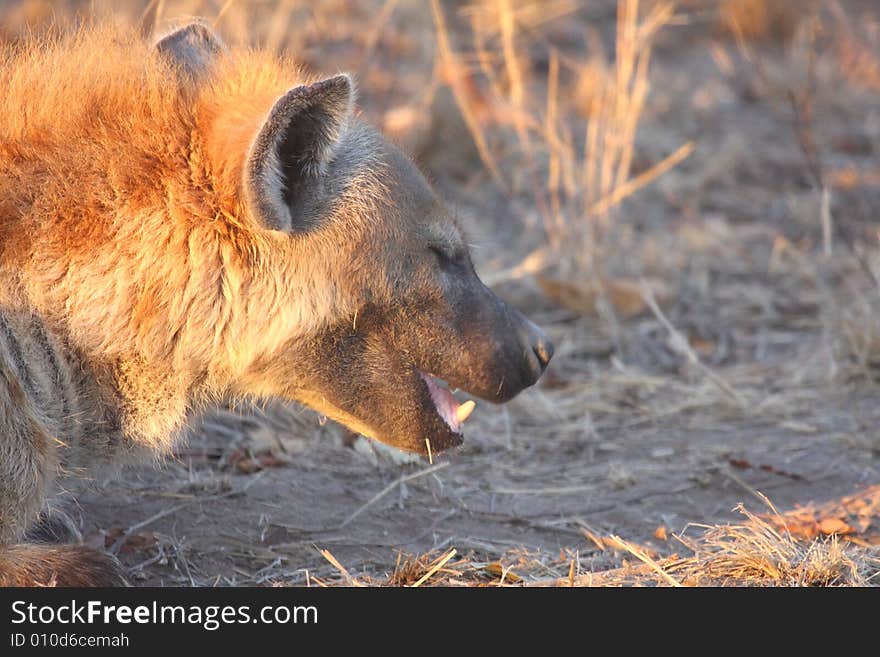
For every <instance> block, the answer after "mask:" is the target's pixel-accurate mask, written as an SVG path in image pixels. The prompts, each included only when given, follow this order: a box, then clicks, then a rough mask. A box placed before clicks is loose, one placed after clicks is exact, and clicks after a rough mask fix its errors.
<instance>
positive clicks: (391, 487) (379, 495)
mask: <svg viewBox="0 0 880 657" xmlns="http://www.w3.org/2000/svg"><path fill="white" fill-rule="evenodd" d="M448 466H449V461H445V462H443V463H438V464H437V465H434V466H431V467H430V468H425V469H424V470H420V471H418V472H413V473H412V474H408V475H405V476H401V477H398V478H397V479H395V480H394V481H392V482H391V483H390V484H388V485H387V486H385V488H383V489H382V490H380V491H379V492H378V493H376V494H375V495H374V496H373V497H372V498H371V499H370V500H369V501H368V502H367V503H366V504H364V505H363V506H361V507H360V508H359V509H358V510H357V511H355V512H354V513H352V514H351V515H350V516H348V518H346V519H345V520H343V521H342V524H340V525H339V526H338V527H336V528H335V529H342V528H343V527H345V526H346V525H348V524H349V523H350V522H351V521H352V520H354V519H355V518H357V517H358V516H359V515H361V514H362V513H363V512H364V511H366V510H367V509H369V508H370V507H371V506H373V505H374V504H375V503H376V502H378V501H379V500H381V499H382V498H383V497H385V496H386V495H387V494H388V493H390V492H391V491H393V490H394V489H395V487H397V486H399V485H400V484H404V483H406V482H408V481H412V480H413V479H418V478H419V477H424V476H425V475H427V474H431V473H432V472H437V471H438V470H442V469H443V468H446V467H448Z"/></svg>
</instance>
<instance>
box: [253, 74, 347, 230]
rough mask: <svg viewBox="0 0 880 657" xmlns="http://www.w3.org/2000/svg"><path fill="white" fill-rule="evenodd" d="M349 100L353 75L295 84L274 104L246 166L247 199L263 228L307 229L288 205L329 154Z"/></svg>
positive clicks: (344, 116) (315, 175)
mask: <svg viewBox="0 0 880 657" xmlns="http://www.w3.org/2000/svg"><path fill="white" fill-rule="evenodd" d="M353 102H354V88H353V85H352V81H351V78H349V77H348V76H347V75H337V76H335V77H332V78H328V79H326V80H322V81H320V82H316V83H314V84H310V85H303V86H299V87H294V88H293V89H291V90H290V91H288V92H287V93H286V94H284V95H283V96H282V97H281V98H280V99H278V101H277V102H276V103H275V105H274V107H272V110H271V111H270V112H269V116H268V118H267V119H266V122H265V123H264V124H263V127H262V128H261V129H260V132H259V134H257V137H256V139H255V140H254V143H253V145H252V146H251V150H250V153H249V154H248V159H247V165H246V166H245V170H244V190H245V196H246V200H247V202H248V204H249V205H250V207H251V209H252V211H253V212H254V213H255V214H256V215H257V217H258V218H259V219H260V220H261V221H262V223H263V224H264V225H265V226H266V227H268V228H272V229H274V230H284V231H291V230H297V229H298V228H301V229H304V228H305V227H302V226H297V225H295V223H294V217H293V215H292V213H291V206H295V204H296V202H297V200H302V199H303V193H304V192H306V191H307V190H308V188H309V186H310V185H314V183H315V180H316V178H317V177H318V176H319V175H320V174H321V172H322V170H323V169H324V166H325V165H326V163H327V162H328V161H329V160H330V159H331V158H332V157H333V151H334V148H335V146H336V144H337V142H338V141H339V138H340V135H341V133H342V130H343V129H344V127H345V123H346V122H347V120H348V118H349V116H350V115H351V108H352V103H353Z"/></svg>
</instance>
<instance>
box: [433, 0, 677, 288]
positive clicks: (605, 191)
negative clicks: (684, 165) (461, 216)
mask: <svg viewBox="0 0 880 657" xmlns="http://www.w3.org/2000/svg"><path fill="white" fill-rule="evenodd" d="M432 7H433V9H434V15H435V24H436V30H437V41H438V51H439V58H440V64H441V70H443V71H445V72H446V73H447V81H448V83H449V84H450V86H451V88H452V92H453V94H454V96H455V99H456V102H457V103H458V106H459V108H460V110H461V113H462V116H463V117H464V120H465V122H466V124H467V126H468V129H469V131H470V133H471V135H472V136H473V139H474V142H475V144H476V147H477V150H478V152H479V153H480V157H481V159H482V160H483V162H484V163H485V164H486V166H487V168H488V169H489V171H490V173H491V174H492V176H493V177H494V178H496V179H503V180H504V186H505V187H506V188H508V189H511V190H513V191H515V192H518V191H526V192H527V193H528V194H530V195H531V196H532V198H533V200H534V202H535V206H536V208H537V210H538V212H539V214H540V215H541V217H542V221H543V224H544V230H545V234H546V236H547V240H548V242H549V244H550V247H551V255H552V258H549V259H548V260H553V261H556V262H561V263H562V265H561V267H560V269H561V271H560V274H562V275H563V276H565V277H569V276H574V277H576V278H580V279H583V278H584V277H585V276H588V277H589V276H592V275H594V274H596V273H601V270H602V263H601V262H597V261H598V260H600V251H601V246H600V245H601V242H602V238H603V237H604V235H605V233H606V232H607V228H608V226H609V224H610V222H611V214H612V212H613V210H614V209H615V208H616V207H617V206H618V205H619V204H620V203H621V202H622V201H623V200H624V199H625V198H627V197H628V196H630V195H632V194H634V193H636V192H637V191H638V190H639V189H641V188H642V187H644V186H645V185H648V184H649V183H651V182H652V181H654V180H655V179H656V178H657V177H659V176H660V175H662V174H663V173H665V172H666V171H668V170H669V169H671V168H672V167H674V166H675V165H677V164H678V163H679V162H681V161H682V160H683V159H685V158H686V157H687V156H688V155H690V154H691V152H692V151H693V148H694V145H693V143H690V142H689V143H686V144H684V145H683V146H681V147H680V148H679V149H677V150H676V151H675V152H673V153H672V154H671V155H669V156H667V157H666V158H664V159H663V160H661V161H660V162H657V163H655V164H653V165H652V166H651V167H649V168H648V169H647V170H646V171H643V172H641V173H639V174H638V175H637V176H635V177H632V176H631V171H632V165H633V160H634V152H635V138H636V131H637V128H638V124H639V119H640V116H641V114H642V111H643V109H644V107H645V103H646V100H647V96H648V90H649V83H648V69H649V65H650V61H651V52H652V44H653V39H654V37H655V36H656V34H657V32H658V31H659V30H660V29H661V28H662V27H663V26H665V25H666V24H667V23H668V22H669V21H670V20H671V19H672V17H673V13H674V8H675V3H674V2H671V1H661V2H655V3H651V4H650V6H649V7H648V8H647V10H645V11H642V8H641V5H640V3H639V1H638V0H620V1H619V2H618V18H617V34H616V46H615V55H614V60H613V62H609V61H608V60H607V59H606V58H604V57H603V55H602V53H601V51H600V52H597V53H595V54H594V56H593V59H592V61H591V62H590V63H583V62H578V61H572V60H571V59H570V58H568V57H566V56H563V55H562V54H560V53H559V52H557V51H556V50H554V49H551V50H550V52H549V55H548V70H547V82H546V86H543V85H536V84H535V82H534V81H533V80H531V79H529V77H528V75H527V71H526V70H525V69H524V68H523V67H522V65H521V63H520V58H521V52H522V49H523V48H524V47H525V36H524V35H526V32H527V31H533V30H534V29H535V25H537V24H539V23H540V22H541V21H540V20H539V19H538V17H537V16H532V15H531V12H532V10H533V7H532V6H531V5H529V4H526V5H522V6H518V5H517V3H514V2H512V1H511V0H496V1H494V2H483V3H475V4H473V5H471V6H469V7H468V9H467V13H469V14H470V17H471V26H472V29H473V33H474V34H473V43H474V48H475V56H474V60H475V61H476V62H478V70H475V71H472V72H468V71H466V70H465V68H464V67H463V65H462V63H461V58H460V57H459V56H458V55H457V54H456V53H454V52H453V50H452V47H451V45H450V40H449V29H448V26H447V24H446V21H445V18H444V16H443V14H442V11H441V10H440V8H439V3H438V2H437V0H432ZM575 8H576V7H575V6H574V5H571V6H570V3H564V2H561V3H554V5H553V9H554V12H555V13H556V14H559V15H562V14H564V13H566V12H570V11H573V10H574V9H575ZM539 14H540V12H539ZM594 42H596V43H598V42H599V40H598V39H596V40H594ZM493 43H497V45H498V49H499V50H500V57H494V56H493V55H492V54H490V47H491V46H490V45H489V44H493ZM572 74H573V75H574V76H575V78H576V79H575V80H574V84H573V85H572V84H571V80H570V76H571V75H572ZM585 80H586V81H587V82H588V83H589V84H588V86H590V87H591V89H590V90H589V92H590V93H589V101H588V108H587V112H586V116H587V121H586V124H583V123H580V125H579V120H577V119H576V118H574V117H576V115H577V114H578V113H579V111H580V108H579V107H578V103H577V101H578V98H579V97H581V96H583V93H580V92H581V91H584V82H585ZM480 82H482V85H481V84H480ZM563 84H566V85H569V86H571V87H572V88H576V89H578V90H579V93H578V94H575V95H574V96H575V97H574V98H571V97H568V98H563V97H560V89H561V88H562V87H563ZM486 112H488V113H489V116H485V114H486ZM481 116H482V117H483V118H482V121H481V119H480V117H481ZM505 126H510V127H511V128H512V135H511V136H512V137H513V139H514V140H515V141H516V142H517V143H518V145H519V153H520V157H521V160H522V161H520V162H512V163H511V166H510V168H509V169H508V167H507V166H502V165H501V164H499V160H498V159H497V158H496V157H495V156H493V154H492V153H491V152H490V148H489V143H490V140H489V139H488V138H487V134H492V135H493V136H494V137H496V138H497V139H503V137H504V135H503V128H504V127H505ZM490 131H492V132H490ZM578 134H581V135H583V137H582V139H583V142H582V144H583V145H582V147H578V146H576V135H578ZM493 141H495V140H493ZM517 169H519V170H520V171H522V170H523V169H524V170H525V171H527V172H528V175H527V176H526V178H525V185H526V187H527V189H526V190H522V189H519V187H521V185H522V184H523V183H522V182H519V183H518V182H517V181H518V180H521V179H517V178H516V177H515V176H514V175H513V172H514V171H516V170H517ZM508 172H509V173H510V175H509V176H505V175H504V174H506V173H508ZM539 176H546V177H545V178H544V184H543V185H542V184H541V183H540V182H539Z"/></svg>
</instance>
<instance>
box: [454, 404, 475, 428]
mask: <svg viewBox="0 0 880 657" xmlns="http://www.w3.org/2000/svg"><path fill="white" fill-rule="evenodd" d="M476 406H477V404H476V402H475V401H474V400H473V399H468V400H467V401H466V402H465V403H464V404H462V405H461V406H459V407H458V408H457V409H455V417H457V418H458V423H459V424H463V423H464V421H465V420H467V419H468V417H469V416H470V414H471V413H473V412H474V408H476Z"/></svg>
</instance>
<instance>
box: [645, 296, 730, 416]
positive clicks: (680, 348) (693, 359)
mask: <svg viewBox="0 0 880 657" xmlns="http://www.w3.org/2000/svg"><path fill="white" fill-rule="evenodd" d="M641 288H642V299H644V300H645V303H646V304H648V307H649V308H650V309H651V312H652V313H654V316H655V317H656V318H657V321H659V322H660V323H661V324H662V325H663V328H665V329H666V330H667V332H668V333H669V343H670V346H671V347H672V348H673V349H674V350H675V351H676V352H678V353H679V354H680V355H682V356H684V357H685V358H687V360H688V362H689V363H691V364H692V365H694V366H695V367H697V368H698V369H699V370H700V371H701V372H702V373H703V374H704V375H706V377H707V378H708V379H709V380H710V381H711V382H712V383H714V384H715V385H716V386H718V388H719V389H720V390H721V391H722V392H724V393H725V394H727V395H728V396H729V397H730V398H731V399H732V400H733V401H734V402H735V403H736V405H737V406H741V407H742V406H745V404H746V402H745V400H744V399H743V397H742V395H740V394H739V393H738V392H737V391H736V390H734V389H733V387H731V385H730V384H729V383H727V381H725V380H724V379H722V378H721V377H720V376H719V375H717V374H716V373H715V372H713V371H712V370H711V369H709V367H708V366H706V365H705V364H704V363H703V362H702V361H701V360H700V357H699V356H697V354H696V352H695V351H694V350H693V349H692V348H691V345H690V344H689V343H688V341H687V339H686V338H685V337H684V336H683V335H682V334H681V333H680V332H679V331H678V329H676V328H675V327H674V326H673V325H672V322H670V321H669V319H667V317H666V315H664V314H663V311H662V310H660V306H658V305H657V300H656V299H655V298H654V293H653V292H651V288H650V287H648V284H647V282H646V281H645V280H644V279H642V280H641Z"/></svg>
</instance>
